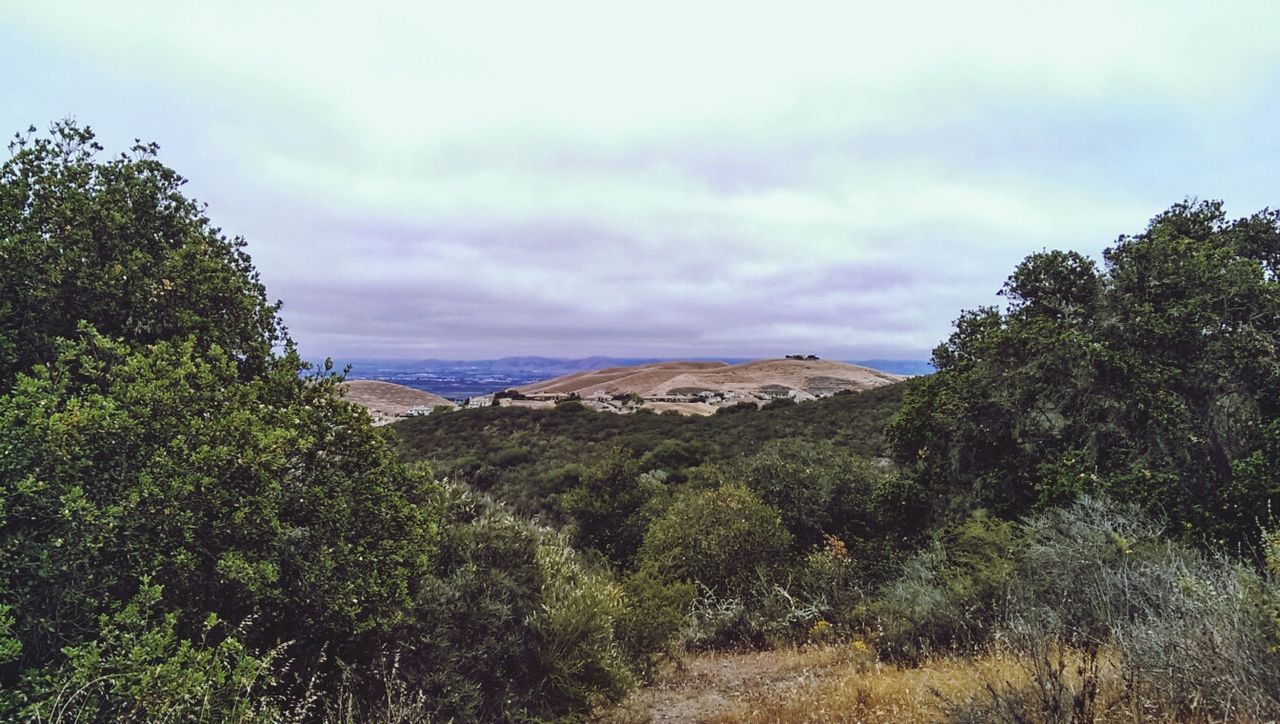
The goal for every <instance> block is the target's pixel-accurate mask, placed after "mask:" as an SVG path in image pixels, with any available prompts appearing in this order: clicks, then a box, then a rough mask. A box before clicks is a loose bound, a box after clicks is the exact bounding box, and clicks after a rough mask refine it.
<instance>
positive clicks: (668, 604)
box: [618, 567, 694, 679]
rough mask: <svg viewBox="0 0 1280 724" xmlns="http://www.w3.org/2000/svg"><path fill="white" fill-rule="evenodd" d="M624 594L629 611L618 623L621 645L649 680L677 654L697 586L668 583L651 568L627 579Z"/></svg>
mask: <svg viewBox="0 0 1280 724" xmlns="http://www.w3.org/2000/svg"><path fill="white" fill-rule="evenodd" d="M622 593H623V596H624V597H625V600H626V607H625V609H624V610H623V612H622V615H621V616H620V617H619V619H618V643H619V645H621V646H622V648H623V651H625V652H626V654H627V656H628V657H630V658H631V660H632V661H634V662H635V664H636V668H637V669H638V670H639V672H640V674H641V676H643V677H644V678H646V679H647V678H649V677H651V676H652V674H653V672H654V669H655V667H656V666H657V664H658V662H659V661H660V660H662V659H663V658H667V657H670V656H671V655H672V654H673V653H674V651H673V644H674V643H675V642H676V640H677V639H678V637H679V635H680V632H681V629H682V628H683V626H684V624H685V618H686V615H687V614H688V609H689V607H690V605H691V604H692V603H693V597H694V586H693V584H691V583H686V582H684V581H668V580H665V579H664V578H663V577H662V576H661V575H660V574H659V573H658V572H656V571H655V570H653V568H651V567H649V568H641V569H639V570H637V571H634V572H632V573H630V574H628V575H627V576H626V577H625V578H623V579H622Z"/></svg>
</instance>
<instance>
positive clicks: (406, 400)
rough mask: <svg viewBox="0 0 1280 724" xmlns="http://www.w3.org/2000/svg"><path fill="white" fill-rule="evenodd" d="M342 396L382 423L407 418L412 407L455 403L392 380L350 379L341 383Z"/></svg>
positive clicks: (451, 405) (416, 408) (428, 408)
mask: <svg viewBox="0 0 1280 724" xmlns="http://www.w3.org/2000/svg"><path fill="white" fill-rule="evenodd" d="M342 397H343V399H345V400H346V401H347V402H351V403H355V404H357V405H360V406H361V407H363V408H365V409H367V410H368V411H369V414H371V415H373V424H375V425H385V424H387V423H389V422H395V421H396V420H398V419H400V418H402V417H407V416H408V415H409V414H410V411H411V410H421V411H423V412H425V411H426V410H432V409H434V408H436V407H440V406H442V405H447V406H449V407H454V406H455V405H454V403H453V402H452V401H450V400H447V399H445V398H443V397H441V396H440V395H435V394H432V393H430V392H424V391H422V390H415V389H413V388H412V387H405V386H404V385H397V384H395V383H394V382H381V381H379V380H349V381H347V382H344V383H342Z"/></svg>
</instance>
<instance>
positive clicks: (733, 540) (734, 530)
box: [640, 485, 791, 595]
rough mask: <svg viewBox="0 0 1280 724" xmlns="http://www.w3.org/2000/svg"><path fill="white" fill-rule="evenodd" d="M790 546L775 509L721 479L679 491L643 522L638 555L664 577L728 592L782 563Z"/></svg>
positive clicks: (744, 587)
mask: <svg viewBox="0 0 1280 724" xmlns="http://www.w3.org/2000/svg"><path fill="white" fill-rule="evenodd" d="M790 548H791V535H790V534H789V533H788V532H787V530H786V529H785V528H783V527H782V521H781V520H780V519H779V516H778V511H777V510H776V509H774V508H772V507H770V506H768V505H766V504H764V503H762V502H760V500H759V499H758V498H757V497H756V496H755V495H754V494H753V493H752V492H751V491H750V490H747V489H746V488H744V487H741V486H737V485H727V486H724V487H721V488H717V489H715V490H705V491H688V492H686V493H684V494H682V495H681V496H679V497H678V498H677V499H676V500H675V501H674V502H673V503H672V504H671V507H670V508H669V509H668V510H667V511H666V512H665V513H663V514H662V516H661V517H659V518H658V519H657V520H655V521H654V522H653V525H651V526H650V527H649V530H648V532H647V533H646V534H645V538H644V545H643V546H642V547H641V550H640V557H641V560H642V561H643V562H644V563H645V564H647V565H651V566H653V567H654V568H655V570H657V571H659V572H661V573H662V575H664V576H667V577H668V578H672V579H675V580H683V581H690V582H697V583H700V584H702V585H703V586H706V587H707V588H709V589H712V590H714V591H716V592H718V593H720V594H723V595H734V594H738V593H742V592H745V591H746V590H747V589H748V588H749V587H750V586H751V585H752V583H754V582H755V580H756V579H757V578H760V577H762V576H763V577H766V578H767V577H768V576H769V574H770V572H771V571H773V570H774V569H777V568H778V567H780V566H782V565H784V564H785V563H786V562H787V557H788V555H789V553H790Z"/></svg>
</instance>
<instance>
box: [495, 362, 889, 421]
mask: <svg viewBox="0 0 1280 724" xmlns="http://www.w3.org/2000/svg"><path fill="white" fill-rule="evenodd" d="M903 379H905V378H904V377H902V376H901V375H895V374H890V373H888V372H881V371H879V370H873V369H870V368H868V367H861V366H858V365H852V364H847V363H844V362H831V361H827V360H798V359H769V360H756V361H754V362H744V363H742V364H736V365H729V364H725V363H723V362H659V363H656V364H649V365H639V366H636V367H611V368H608V369H603V370H590V371H586V372H577V373H574V374H571V375H565V376H563V377H556V378H555V379H550V380H546V381H544V382H536V383H533V384H531V385H525V386H524V387H521V388H519V392H521V393H522V394H524V395H526V396H528V397H530V398H534V399H556V398H560V397H565V396H569V395H577V396H579V397H581V398H583V399H584V400H588V401H591V400H596V401H601V402H602V403H603V401H605V400H612V399H614V398H618V397H621V396H625V395H635V396H638V397H640V398H642V399H643V400H644V404H645V406H649V407H655V408H661V407H670V409H678V410H680V411H682V412H691V413H695V414H696V413H702V414H710V413H711V412H714V411H715V408H716V407H718V406H722V405H726V404H735V403H737V402H742V401H754V402H762V401H767V400H772V399H777V398H790V399H794V400H797V401H801V400H811V399H814V398H817V397H825V396H827V395H832V394H835V393H836V392H840V391H843V390H850V391H854V392H860V391H862V390H869V389H872V388H875V387H881V386H883V385H888V384H893V383H894V382H899V381H901V380H903ZM672 406H678V407H672Z"/></svg>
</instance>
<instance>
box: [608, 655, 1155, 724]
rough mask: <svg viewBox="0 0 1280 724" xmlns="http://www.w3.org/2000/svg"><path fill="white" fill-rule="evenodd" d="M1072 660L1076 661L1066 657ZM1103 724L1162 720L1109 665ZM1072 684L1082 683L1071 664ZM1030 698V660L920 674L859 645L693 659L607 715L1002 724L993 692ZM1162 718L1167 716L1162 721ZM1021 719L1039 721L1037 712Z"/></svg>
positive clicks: (931, 664)
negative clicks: (1134, 698)
mask: <svg viewBox="0 0 1280 724" xmlns="http://www.w3.org/2000/svg"><path fill="white" fill-rule="evenodd" d="M1068 661H1071V657H1068ZM1100 673H1101V676H1100V679H1101V685H1100V691H1099V697H1098V706H1097V713H1098V719H1099V720H1100V721H1139V720H1146V721H1150V720H1155V721H1159V720H1162V717H1161V716H1159V715H1158V714H1155V713H1153V712H1151V711H1148V712H1146V713H1145V715H1139V714H1138V713H1136V712H1133V711H1130V710H1128V709H1126V708H1124V707H1122V706H1121V704H1120V703H1121V702H1122V700H1123V694H1124V686H1123V681H1122V680H1121V677H1120V675H1119V673H1118V671H1117V669H1116V667H1115V666H1114V664H1113V663H1111V662H1104V664H1103V665H1102V666H1101V670H1100ZM1066 679H1067V681H1068V683H1069V684H1072V685H1078V683H1079V682H1078V679H1079V676H1078V674H1076V673H1075V672H1074V670H1073V667H1071V666H1068V667H1067V671H1066ZM1015 691H1016V692H1023V693H1028V694H1030V695H1031V696H1034V681H1033V677H1032V676H1031V672H1030V668H1029V665H1028V663H1027V662H1026V661H1024V660H1020V659H1019V658H1017V657H1016V656H1014V655H1013V654H1010V653H1006V652H992V653H987V654H985V655H982V656H976V657H959V656H955V657H946V658H937V659H933V660H930V661H928V662H926V663H925V664H923V665H921V666H917V667H902V666H895V665H891V664H885V663H881V662H878V661H877V660H876V658H875V656H874V654H873V652H872V651H871V650H870V649H868V648H865V647H862V646H860V645H858V644H855V645H853V646H821V647H805V648H802V649H787V650H778V651H766V652H760V653H751V654H703V655H699V656H693V657H690V658H689V659H688V660H686V661H685V663H684V666H683V667H681V668H680V669H678V670H676V671H673V672H670V673H669V674H668V676H667V677H666V678H665V680H664V681H661V682H659V683H658V684H657V685H655V686H653V687H650V688H648V689H645V690H642V691H641V692H639V693H638V694H637V695H635V696H633V697H632V698H631V699H630V700H629V701H628V702H627V703H625V704H624V705H623V706H622V707H620V708H619V709H617V710H615V711H614V712H611V713H610V714H609V715H608V716H606V717H604V720H605V721H610V722H640V721H657V722H662V721H703V722H904V721H910V722H931V721H947V720H949V719H953V718H954V715H955V714H956V713H958V712H960V711H965V710H967V711H968V720H975V721H988V720H999V719H1000V717H999V714H1000V713H1007V712H998V711H996V710H994V709H992V706H991V704H992V700H993V693H996V692H999V693H1000V694H1002V695H1003V696H1004V697H1005V701H1006V702H1007V701H1008V695H1009V693H1010V692H1015ZM1163 719H1167V717H1164V718H1163ZM1023 721H1039V718H1037V717H1036V716H1035V715H1034V714H1032V715H1031V716H1030V717H1028V718H1027V719H1023Z"/></svg>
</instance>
